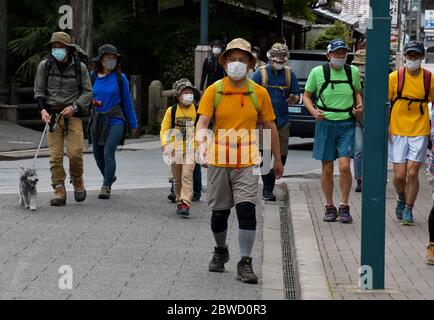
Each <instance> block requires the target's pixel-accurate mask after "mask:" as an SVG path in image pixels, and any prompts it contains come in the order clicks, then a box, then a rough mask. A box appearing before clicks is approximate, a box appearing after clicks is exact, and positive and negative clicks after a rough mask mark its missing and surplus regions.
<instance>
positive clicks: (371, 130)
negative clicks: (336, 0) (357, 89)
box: [360, 0, 391, 289]
mask: <svg viewBox="0 0 434 320" xmlns="http://www.w3.org/2000/svg"><path fill="white" fill-rule="evenodd" d="M370 5H371V8H372V16H373V17H372V23H371V24H370V25H369V27H368V31H367V47H366V48H367V55H366V82H365V83H366V87H365V98H366V100H365V116H364V123H365V129H364V137H363V139H364V140H363V141H365V144H364V152H363V165H364V170H363V178H362V181H363V194H362V239H361V240H362V243H361V270H366V271H367V273H366V275H367V276H368V278H367V280H368V283H372V287H371V286H370V285H368V286H364V285H363V283H360V287H361V288H364V289H384V262H385V257H384V256H385V222H386V214H385V207H386V203H385V199H386V181H387V140H388V139H387V131H388V130H387V128H388V115H389V102H388V100H387V95H388V93H387V88H388V79H389V77H388V75H389V72H388V71H389V70H388V69H389V52H390V42H389V39H390V31H391V16H390V12H389V10H390V7H389V1H378V0H371V1H370ZM369 270H372V273H370V272H369ZM361 273H362V271H361ZM361 275H362V276H364V275H365V274H364V272H363V274H361ZM369 278H370V279H369ZM360 279H361V280H363V279H364V278H363V277H361V278H360ZM370 280H372V282H371V281H370Z"/></svg>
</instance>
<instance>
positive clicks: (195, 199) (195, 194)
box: [191, 192, 202, 202]
mask: <svg viewBox="0 0 434 320" xmlns="http://www.w3.org/2000/svg"><path fill="white" fill-rule="evenodd" d="M201 196H202V194H201V193H200V192H193V197H192V198H191V201H193V202H199V201H200V197H201Z"/></svg>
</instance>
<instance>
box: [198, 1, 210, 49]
mask: <svg viewBox="0 0 434 320" xmlns="http://www.w3.org/2000/svg"><path fill="white" fill-rule="evenodd" d="M208 19H209V0H201V2H200V44H201V45H203V46H205V45H207V44H208V21H209V20H208Z"/></svg>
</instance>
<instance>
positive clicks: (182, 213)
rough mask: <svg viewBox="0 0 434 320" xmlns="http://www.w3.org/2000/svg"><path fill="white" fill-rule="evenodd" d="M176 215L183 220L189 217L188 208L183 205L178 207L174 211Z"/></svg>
mask: <svg viewBox="0 0 434 320" xmlns="http://www.w3.org/2000/svg"><path fill="white" fill-rule="evenodd" d="M176 214H177V215H178V216H181V217H183V218H187V217H189V216H190V207H189V206H188V205H186V204H185V203H183V204H180V205H178V209H177V210H176Z"/></svg>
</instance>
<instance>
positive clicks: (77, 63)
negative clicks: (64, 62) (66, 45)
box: [72, 53, 83, 94]
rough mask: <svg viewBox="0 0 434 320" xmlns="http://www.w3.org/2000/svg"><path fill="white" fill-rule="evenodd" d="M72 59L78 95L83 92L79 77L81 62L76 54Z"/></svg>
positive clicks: (80, 77)
mask: <svg viewBox="0 0 434 320" xmlns="http://www.w3.org/2000/svg"><path fill="white" fill-rule="evenodd" d="M72 59H73V60H74V72H75V79H76V80H77V85H78V89H79V90H80V94H81V93H82V92H83V83H82V76H81V60H80V57H79V56H78V54H76V53H74V54H73V55H72Z"/></svg>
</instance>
